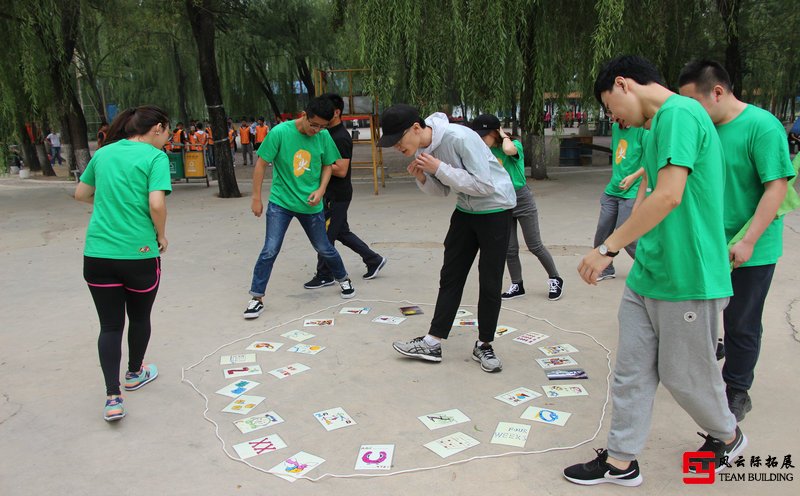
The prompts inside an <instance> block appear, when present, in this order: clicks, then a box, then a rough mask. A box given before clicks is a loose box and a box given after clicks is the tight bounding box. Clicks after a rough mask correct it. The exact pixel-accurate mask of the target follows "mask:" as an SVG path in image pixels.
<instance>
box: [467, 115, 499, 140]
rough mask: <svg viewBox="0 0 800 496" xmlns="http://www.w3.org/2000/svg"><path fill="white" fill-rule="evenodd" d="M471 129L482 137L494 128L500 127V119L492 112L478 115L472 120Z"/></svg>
mask: <svg viewBox="0 0 800 496" xmlns="http://www.w3.org/2000/svg"><path fill="white" fill-rule="evenodd" d="M470 127H472V129H473V130H474V131H475V132H476V133H478V135H479V136H481V137H484V136H486V135H487V134H489V133H491V132H492V131H494V130H496V129H500V119H498V118H497V117H495V116H493V115H492V114H483V115H479V116H478V117H476V118H475V120H474V121H472V126H470Z"/></svg>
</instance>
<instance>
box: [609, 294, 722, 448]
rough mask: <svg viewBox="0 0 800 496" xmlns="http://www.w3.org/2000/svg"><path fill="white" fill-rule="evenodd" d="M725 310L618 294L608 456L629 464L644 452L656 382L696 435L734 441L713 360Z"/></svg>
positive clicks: (708, 303)
mask: <svg viewBox="0 0 800 496" xmlns="http://www.w3.org/2000/svg"><path fill="white" fill-rule="evenodd" d="M727 303H728V298H719V299H715V300H688V301H664V300H654V299H652V298H646V297H643V296H641V295H639V294H637V293H635V292H634V291H632V290H631V289H630V288H629V287H627V286H626V287H625V292H624V293H623V295H622V302H621V303H620V306H619V344H618V346H617V363H616V366H615V368H614V380H613V383H612V385H611V401H612V408H613V410H612V418H611V430H610V432H609V434H608V454H609V455H610V456H612V457H614V458H617V459H619V460H634V459H635V458H636V455H637V454H639V453H640V452H641V451H642V449H644V444H645V441H646V440H647V435H648V433H649V431H650V419H651V418H652V414H653V400H654V398H655V394H656V389H657V388H658V383H659V381H660V382H661V383H662V384H663V385H664V387H666V388H667V390H668V391H669V392H670V394H672V397H673V398H675V401H677V402H678V404H679V405H680V406H681V408H683V409H684V410H685V411H686V413H688V414H689V416H691V417H692V419H694V421H695V422H696V423H697V425H699V426H700V428H701V429H703V430H704V431H706V432H707V433H708V434H710V435H711V436H713V437H716V438H718V439H723V440H728V439H731V438H732V437H733V436H734V431H735V429H736V418H735V417H734V416H733V414H732V413H731V412H730V410H728V400H727V398H726V396H725V383H724V382H723V381H722V374H721V372H720V370H719V367H718V366H717V359H716V356H715V352H716V346H717V334H718V331H719V322H720V313H721V312H722V310H723V309H724V308H725V306H726V305H727Z"/></svg>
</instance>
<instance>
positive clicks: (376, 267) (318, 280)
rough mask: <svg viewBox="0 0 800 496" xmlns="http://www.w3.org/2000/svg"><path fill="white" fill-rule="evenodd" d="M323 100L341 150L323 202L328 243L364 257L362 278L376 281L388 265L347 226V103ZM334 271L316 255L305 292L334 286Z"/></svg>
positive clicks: (350, 196) (349, 197)
mask: <svg viewBox="0 0 800 496" xmlns="http://www.w3.org/2000/svg"><path fill="white" fill-rule="evenodd" d="M322 97H324V98H327V99H328V100H330V101H331V102H332V103H333V106H334V107H335V110H334V114H333V119H331V121H330V123H329V124H328V132H329V133H330V135H331V138H333V142H334V143H336V148H338V149H339V154H340V155H341V156H342V158H341V159H340V160H337V161H336V163H334V164H333V166H332V167H331V169H332V171H331V180H330V182H329V183H328V188H327V189H326V190H325V197H324V199H323V205H324V211H325V220H326V221H327V228H328V229H327V232H328V240H330V242H331V244H334V242H336V241H339V242H340V243H342V244H343V245H345V246H346V247H348V248H350V249H351V250H353V251H354V252H356V253H358V254H359V256H361V260H363V261H364V264H366V266H367V272H366V273H365V274H364V275H363V276H361V277H363V278H364V279H373V278H375V276H377V275H378V272H380V270H381V269H382V268H383V266H384V265H386V259H385V258H384V257H382V256H380V255H378V254H377V253H375V252H374V251H372V250H371V249H370V247H369V246H367V244H366V243H365V242H363V241H362V240H361V238H359V237H358V236H356V235H355V234H354V233H353V232H352V231H350V226H349V225H348V224H347V209H348V208H350V202H351V201H352V199H353V185H352V183H351V181H350V176H351V173H352V169H351V168H350V160H351V159H352V157H353V139H352V138H351V137H350V133H349V132H347V129H345V127H344V124H343V123H342V111H343V110H344V100H343V99H342V97H341V96H339V95H337V94H335V93H325V94H324V95H322ZM334 282H335V281H334V277H333V274H332V273H331V270H330V269H329V268H328V266H327V265H326V264H325V261H324V260H323V259H322V257H320V256H319V255H317V273H316V274H314V277H312V278H311V280H310V281H308V282H307V283H305V284H303V287H304V288H306V289H317V288H322V287H325V286H330V285H332V284H333V283H334Z"/></svg>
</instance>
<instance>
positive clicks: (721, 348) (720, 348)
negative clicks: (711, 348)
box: [717, 338, 725, 361]
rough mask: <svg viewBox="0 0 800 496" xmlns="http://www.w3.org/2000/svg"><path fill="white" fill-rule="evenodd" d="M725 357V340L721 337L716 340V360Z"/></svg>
mask: <svg viewBox="0 0 800 496" xmlns="http://www.w3.org/2000/svg"><path fill="white" fill-rule="evenodd" d="M723 358H725V342H724V341H723V340H722V338H719V339H718V340H717V361H720V360H722V359H723Z"/></svg>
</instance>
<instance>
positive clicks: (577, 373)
mask: <svg viewBox="0 0 800 496" xmlns="http://www.w3.org/2000/svg"><path fill="white" fill-rule="evenodd" d="M545 375H547V378H548V379H550V380H551V381H565V380H569V379H588V378H589V376H588V375H587V374H586V371H585V370H583V369H553V370H548V371H547V372H545Z"/></svg>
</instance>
